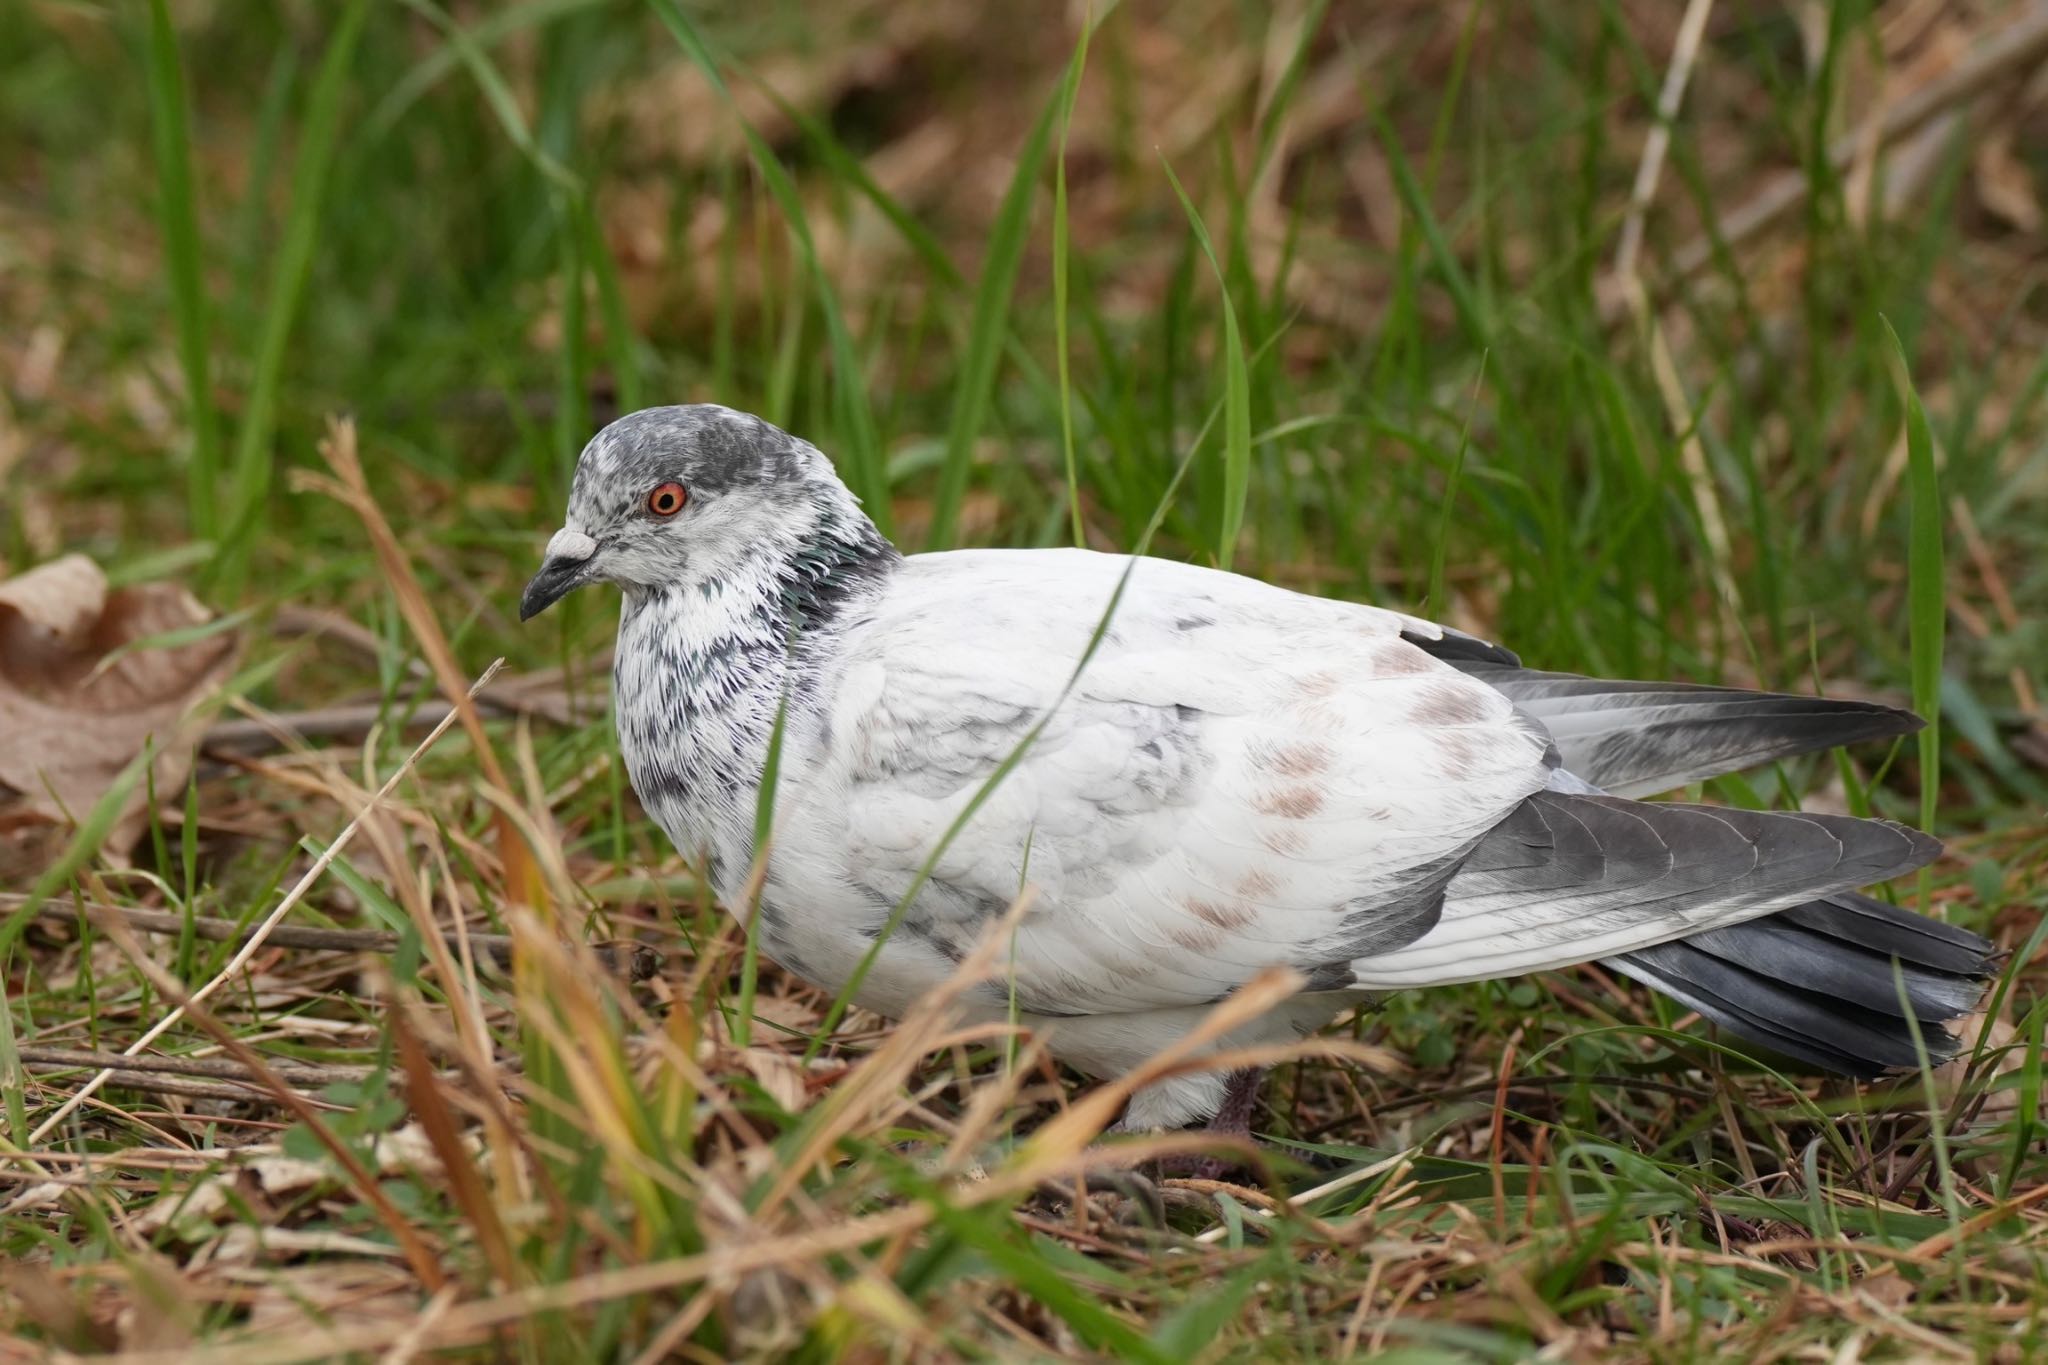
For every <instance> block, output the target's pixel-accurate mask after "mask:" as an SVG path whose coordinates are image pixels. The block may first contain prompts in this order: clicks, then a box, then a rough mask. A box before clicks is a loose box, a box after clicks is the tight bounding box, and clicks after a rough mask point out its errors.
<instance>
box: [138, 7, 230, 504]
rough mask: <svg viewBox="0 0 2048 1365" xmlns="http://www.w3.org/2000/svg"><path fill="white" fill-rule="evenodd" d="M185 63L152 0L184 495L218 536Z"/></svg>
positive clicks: (152, 65) (153, 83) (153, 108)
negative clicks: (181, 374)
mask: <svg viewBox="0 0 2048 1365" xmlns="http://www.w3.org/2000/svg"><path fill="white" fill-rule="evenodd" d="M188 98H189V97H188V95H187V87H186V83H185V67H184V63H183V60H182V59H181V58H180V57H179V55H178V34H177V30H176V29H174V28H172V27H171V15H170V10H169V8H168V6H167V5H166V4H165V0H149V105H150V131H151V133H152V135H153V138H152V140H153V143H154V145H155V150H156V178H157V206H156V213H157V228H158V230H159V231H160V232H162V233H163V237H164V264H165V265H166V266H167V267H168V273H169V275H170V279H171V300H172V303H173V305H174V312H175V313H176V316H177V324H178V363H179V364H180V366H182V367H183V369H184V371H185V395H186V403H187V404H188V406H189V407H190V410H191V422H192V467H191V469H190V471H189V473H188V477H187V485H186V488H187V491H186V495H185V501H186V506H187V509H188V511H187V522H186V525H187V529H188V530H189V531H190V533H191V534H192V535H193V536H195V537H197V538H198V539H201V540H211V539H213V538H214V536H215V535H217V534H218V532H219V528H220V511H219V504H218V501H217V500H218V498H219V497H220V423H219V419H218V414H216V413H215V412H214V408H213V380H212V377H211V369H210V366H209V363H208V340H207V315H208V308H207V301H206V277H205V272H204V267H203V264H202V257H201V250H200V244H199V221H198V215H197V213H196V211H195V210H194V208H193V197H192V130H191V125H190V123H189V121H188V119H187V115H186V103H187V100H188Z"/></svg>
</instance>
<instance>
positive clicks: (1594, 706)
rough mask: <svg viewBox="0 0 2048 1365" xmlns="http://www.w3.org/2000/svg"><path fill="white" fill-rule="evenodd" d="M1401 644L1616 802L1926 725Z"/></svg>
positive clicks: (1820, 703)
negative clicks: (1448, 671) (1496, 695)
mask: <svg viewBox="0 0 2048 1365" xmlns="http://www.w3.org/2000/svg"><path fill="white" fill-rule="evenodd" d="M1406 638H1407V639H1408V640H1409V641H1410V642H1411V643H1413V644H1414V645H1416V646H1417V647H1419V648H1421V649H1423V650H1425V651H1427V652H1428V653H1430V654H1432V655H1434V656H1436V657H1437V658H1439V659H1441V660H1443V661H1444V662H1445V663H1448V664H1450V665H1451V666H1452V667H1454V668H1457V669H1459V670H1460V671H1462V672H1464V673H1468V674H1470V675H1471V676H1473V677H1475V678H1478V679H1479V680H1480V681H1482V682H1484V683H1486V684H1487V685H1489V686H1491V687H1492V688H1494V689H1495V690H1496V691H1498V692H1500V693H1502V694H1503V695H1505V696H1506V697H1507V698H1508V700H1510V701H1512V702H1513V703H1514V704H1515V706H1516V708H1517V709H1519V710H1520V711H1522V712H1523V714H1525V715H1527V716H1529V717H1530V718H1531V719H1532V720H1534V721H1535V722H1536V723H1537V724H1539V725H1541V726H1542V727H1543V728H1544V730H1546V731H1548V732H1549V734H1550V737H1551V739H1552V740H1554V741H1555V742H1556V744H1557V749H1558V753H1559V755H1560V757H1561V758H1562V759H1563V766H1564V767H1565V769H1566V770H1568V771H1569V772H1571V773H1573V774H1574V775H1576V776H1578V777H1581V778H1584V779H1585V780H1586V781H1588V782H1590V783H1592V784H1593V785H1594V786H1596V787H1599V788H1600V789H1602V790H1603V791H1607V792H1610V793H1612V794H1613V795H1615V796H1652V795H1655V794H1656V793H1658V792H1663V791H1670V790H1671V789H1672V788H1674V787H1682V786H1684V785H1685V784H1686V783H1688V782H1698V781H1702V780H1704V779H1706V778H1709V777H1719V776H1721V775H1722V774H1724V773H1732V772H1740V771H1742V770H1743V769H1744V768H1753V767H1756V766H1758V765H1759V764H1763V763H1769V762H1772V761H1773V760H1776V759H1781V758H1790V757H1792V756H1794V755H1795V754H1806V753H1813V752H1815V751H1817V750H1821V749H1832V748H1834V747H1836V746H1837V745H1842V744H1855V743H1860V742H1861V741H1864V740H1870V739H1891V738H1895V737H1897V736H1899V735H1910V734H1912V733H1913V732H1914V731H1916V730H1918V729H1919V728H1920V727H1921V725H1922V723H1923V722H1922V721H1921V719H1920V718H1919V717H1918V716H1916V715H1914V714H1913V713H1912V712H1910V711H1901V710H1900V709H1898V708H1897V707H1894V706H1884V705H1881V704H1879V703H1877V702H1867V701H1836V700H1831V699H1829V698H1826V697H1801V696H1794V695H1791V694H1789V693H1782V692H1749V691H1744V690H1743V689H1741V688H1736V687H1707V686H1702V685H1699V684H1694V683H1651V682H1618V681H1612V680H1609V679H1604V678H1585V677H1580V676H1579V675H1578V674H1576V673H1545V672H1540V671H1538V670H1536V669H1532V668H1523V667H1522V666H1521V661H1520V660H1519V659H1517V658H1516V657H1515V656H1514V655H1513V654H1512V653H1510V652H1509V651H1507V650H1505V649H1502V648H1500V647H1499V646H1497V645H1490V644H1488V643H1486V642H1485V641H1483V640H1477V639H1474V638H1473V637H1471V636H1469V635H1460V634H1457V633H1455V632H1450V631H1447V632H1445V634H1444V637H1443V638H1442V639H1440V640H1426V639H1423V638H1421V637H1420V636H1417V635H1414V634H1410V635H1408V636H1407V637H1406Z"/></svg>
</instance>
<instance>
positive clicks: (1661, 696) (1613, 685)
mask: <svg viewBox="0 0 2048 1365" xmlns="http://www.w3.org/2000/svg"><path fill="white" fill-rule="evenodd" d="M1407 638H1408V639H1409V640H1410V641H1411V642H1412V643H1414V644H1415V645H1417V646H1419V647H1420V648H1422V649H1425V650H1427V651H1428V652H1429V653H1431V654H1433V655H1435V656H1436V657H1437V658H1439V659H1441V660H1443V661H1444V662H1445V663H1448V664H1450V665H1452V666H1453V667H1455V668H1457V669H1460V670H1461V671H1463V672H1465V673H1468V674H1470V675H1471V676H1473V677H1475V678H1477V679H1479V680H1480V681H1482V682H1485V683H1487V684H1488V685H1489V686H1491V687H1493V688H1495V689H1496V690H1498V691H1499V692H1501V693H1503V694H1504V695H1506V696H1507V697H1508V698H1509V700H1511V701H1513V702H1514V704H1515V705H1516V707H1517V708H1519V709H1520V710H1521V711H1522V712H1523V713H1524V714H1526V715H1528V716H1530V717H1531V718H1533V719H1534V720H1535V721H1537V723H1539V724H1540V725H1542V727H1543V728H1544V729H1545V730H1547V731H1548V732H1549V733H1550V735H1551V738H1552V740H1553V741H1554V742H1555V744H1556V746H1557V751H1558V756H1559V758H1560V759H1561V760H1562V761H1561V765H1560V770H1559V771H1558V772H1556V773H1554V774H1553V775H1552V779H1551V789H1552V790H1553V791H1555V792H1561V793H1577V794H1581V795H1589V794H1591V793H1594V792H1597V791H1606V792H1610V793H1613V794H1615V795H1619V796H1648V795H1652V794H1654V793H1656V792H1660V791H1669V790H1670V789H1671V788H1673V787H1678V786H1682V785H1684V784H1685V783H1687V782H1697V781H1701V780H1703V779H1706V778H1710V777H1719V776H1721V775H1722V774H1724V773H1731V772H1739V771H1741V770H1742V769H1744V768H1750V767H1755V766H1757V765H1758V764H1762V763H1769V762H1772V761H1774V760H1777V759H1781V758H1791V757H1793V756H1795V755H1798V754H1805V753H1812V752H1815V751H1817V750H1821V749H1829V748H1833V747H1835V746H1836V745H1841V744H1853V743H1857V742H1859V741H1862V740H1870V739H1891V738H1896V737H1898V736H1901V735H1909V734H1912V733H1913V732H1914V731H1916V730H1918V729H1920V727H1921V724H1922V722H1921V720H1920V718H1919V717H1918V716H1916V715H1914V714H1913V713H1912V712H1910V711H1901V710H1898V709H1897V708H1895V707H1890V706H1882V705H1878V704H1876V703H1874V702H1859V701H1831V700H1828V699H1826V698H1822V697H1800V696H1791V695H1785V694H1781V693H1771V692H1746V691H1743V690H1741V689H1739V688H1730V687H1701V686H1695V685H1690V684H1686V683H1645V682H1615V681H1608V680H1605V679H1600V678H1585V677H1580V676H1578V675H1577V674H1573V673H1544V672H1539V671H1537V670H1535V669H1528V668H1524V667H1522V664H1521V660H1519V659H1517V658H1516V657H1515V656H1514V655H1513V654H1512V653H1510V652H1508V651H1507V650H1505V649H1502V648H1500V647H1499V646H1497V645H1491V644H1488V643H1486V642H1485V641H1483V640H1478V639H1474V638H1473V637H1471V636H1469V635H1461V634H1459V633H1457V632H1455V631H1445V632H1444V634H1443V637H1442V638H1441V639H1437V640H1426V639H1421V638H1418V637H1416V636H1414V635H1410V636H1409V637H1407ZM1928 842H1929V843H1930V844H1932V841H1931V840H1930V841H1928ZM1935 847H1938V845H1937V846H1935ZM1928 856H1931V855H1928ZM1918 861H1925V858H1924V857H1920V858H1917V859H1916V860H1915V862H1914V864H1913V865H1917V862H1918ZM1885 875H1891V874H1890V873H1887V874H1885ZM1870 880H1872V881H1876V880H1879V878H1878V877H1876V876H1873V877H1871V878H1870ZM1815 890H1819V888H1815ZM1809 894H1812V893H1809ZM1998 960H1999V954H1998V952H1997V950H1996V948H1995V947H1994V946H1993V945H1992V943H1991V942H1990V941H1989V940H1988V939H1984V938H1981V937H1979V936H1978V935H1976V934H1973V933H1970V932H1969V931H1968V930H1965V929H1958V928H1955V927H1954V926H1952V925H1948V924H1943V923H1941V922H1940V921H1938V920H1932V919H1928V918H1927V917H1926V916H1924V915H1916V914H1914V913H1913V912H1912V911H1910V910H1901V909H1898V908H1897V907H1895V906H1892V905H1888V904H1886V903H1885V902H1883V901H1879V900H1873V899H1872V898H1871V897H1869V896H1865V895H1861V894H1859V893H1857V892H1855V891H1853V890H1846V889H1844V890H1836V891H1833V892H1831V893H1830V894H1827V895H1826V896H1824V897H1823V898H1822V899H1819V900H1810V901H1807V902H1805V903H1804V904H1800V905H1795V906H1792V907H1791V908H1789V909H1786V910H1781V911H1779V912H1778V913H1776V914H1772V915H1767V916H1764V917H1762V918H1758V919H1749V920H1744V921H1743V922H1741V923H1737V924H1730V925H1725V926H1724V927H1721V928H1717V929H1709V930H1707V931H1705V932H1703V933H1697V934H1693V935H1692V936H1690V937H1688V938H1682V939H1674V940H1671V941H1669V942H1665V943H1659V944H1657V945H1655V946H1653V947H1646V948H1638V949H1636V950H1635V951H1633V952H1627V953H1623V954H1620V955H1618V956H1614V957H1609V958H1607V959H1605V962H1606V965H1607V966H1610V967H1612V968H1614V969H1615V970H1616V971H1619V972H1621V973H1623V974H1624V975H1627V976H1631V977H1634V978H1635V979H1636V980H1638V981H1641V982H1643V983H1645V984H1647V985H1650V986H1654V987H1656V988H1657V989H1658V990H1661V991H1663V992H1664V993H1665V994H1667V995H1669V996H1671V997H1673V998H1674V999H1677V1000H1679V1001H1681V1002H1682V1003H1684V1004H1685V1005H1687V1006H1688V1007H1690V1008H1692V1009H1695V1010H1698V1011H1699V1012H1700V1014H1702V1015H1703V1016H1705V1017H1706V1018H1708V1019H1711V1020H1713V1021H1714V1022H1715V1023H1717V1024H1719V1025H1721V1026H1722V1027H1724V1028H1726V1029H1727V1030H1728V1031H1729V1032H1731V1033H1734V1034H1736V1035H1738V1036H1740V1037H1743V1038H1747V1039H1749V1040H1750V1041H1752V1042H1754V1043H1757V1044H1760V1045H1762V1046H1764V1047H1767V1048H1770V1049H1772V1050H1774V1051H1776V1052H1778V1053H1780V1054H1782V1055H1784V1056H1787V1057H1791V1058H1794V1059H1796V1060H1798V1061H1801V1062H1804V1063H1806V1064H1808V1065H1810V1066H1817V1067H1820V1068H1822V1069H1823V1070H1828V1071H1838V1072H1842V1073H1845V1074H1847V1075H1851V1076H1861V1077H1866V1078H1867V1077H1873V1076H1879V1075H1883V1074H1885V1073H1887V1072H1894V1071H1904V1070H1910V1069H1913V1068H1916V1067H1917V1066H1919V1064H1920V1057H1921V1049H1922V1048H1924V1049H1925V1052H1926V1056H1927V1058H1928V1060H1930V1061H1932V1062H1934V1063H1936V1064H1939V1063H1942V1062H1945V1061H1948V1060H1949V1059H1950V1058H1952V1057H1954V1056H1955V1055H1956V1053H1957V1052H1958V1051H1959V1050H1960V1049H1961V1048H1962V1046H1963V1039H1962V1038H1961V1037H1960V1036H1959V1034H1958V1033H1957V1032H1956V1031H1953V1030H1952V1029H1951V1027H1950V1025H1952V1024H1955V1023H1956V1021H1958V1020H1961V1019H1963V1018H1964V1017H1965V1016H1967V1015H1970V1014H1972V1013H1974V1012H1975V1011H1976V1010H1977V1009H1978V1007H1979V1006H1980V1005H1981V1003H1982V1001H1983V998H1984V993H1985V990H1986V985H1987V983H1988V981H1989V980H1990V979H1991V978H1992V977H1993V976H1994V975H1996V973H1997V969H1998ZM1895 973H1896V975H1895ZM1902 988H1903V992H1904V994H1903V996H1902V995H1901V989H1902ZM1916 1032H1917V1034H1918V1035H1919V1044H1918V1045H1917V1046H1916V1045H1915V1042H1914V1035H1915V1033H1916Z"/></svg>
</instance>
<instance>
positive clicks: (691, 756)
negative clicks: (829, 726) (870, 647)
mask: <svg viewBox="0 0 2048 1365" xmlns="http://www.w3.org/2000/svg"><path fill="white" fill-rule="evenodd" d="M849 502H850V500H849ZM902 558H903V557H902V555H900V554H899V553H898V552H897V550H896V548H895V547H894V546H893V545H891V544H890V543H889V542H888V541H887V540H885V539H884V538H883V537H882V536H881V534H880V533H879V532H878V531H876V529H875V527H874V525H873V523H871V522H869V521H868V519H867V517H866V516H864V515H862V514H861V512H860V510H859V508H858V507H857V506H851V505H849V506H848V507H846V508H844V509H838V508H827V509H821V513H820V516H819V518H818V520H817V521H816V522H815V523H814V524H813V525H812V526H810V527H809V528H807V529H806V532H805V534H803V536H802V537H801V539H792V540H791V541H789V542H786V543H781V544H776V543H764V544H762V545H760V546H758V547H757V548H756V550H755V552H754V553H752V554H750V555H749V556H748V557H747V558H746V559H745V560H744V561H742V562H741V563H739V564H737V565H734V566H733V568H732V570H731V571H730V572H727V573H722V574H719V575H715V576H712V577H708V578H704V579H700V580H698V581H696V582H693V583H689V584H687V585H677V586H673V587H669V588H662V589H653V590H638V591H633V592H630V593H629V594H628V596H627V599H626V604H625V611H624V614H623V615H622V616H621V618H620V622H619V648H618V653H617V656H616V662H615V664H614V667H613V683H614V689H615V691H616V694H617V705H618V713H617V714H618V729H619V747H620V750H621V752H622V753H623V754H624V756H625V759H626V767H627V772H628V774H629V775H630V776H631V778H632V781H633V787H634V790H635V791H637V792H638V793H639V795H640V800H641V803H642V804H643V805H644V806H646V807H647V809H648V812H649V814H651V815H653V816H654V818H655V820H656V821H657V822H658V823H659V824H660V825H661V826H662V827H663V829H665V830H666V831H667V832H668V834H669V835H670V837H671V838H673V839H674V840H675V841H676V843H677V846H678V847H680V848H681V849H682V850H683V851H684V852H685V853H686V854H701V855H703V856H704V857H705V858H706V860H707V862H708V864H709V867H710V872H711V881H712V883H713V885H714V886H715V887H718V888H719V889H721V890H727V889H729V888H727V887H726V883H727V882H729V881H732V880H734V879H736V878H743V877H744V876H745V873H746V869H747V865H748V864H749V863H750V862H751V861H752V837H753V829H754V815H755V805H756V801H757V798H758V794H759V791H760V785H761V777H762V769H763V767H764V765H765V762H766V759H767V752H768V746H769V738H770V736H771V734H772V733H773V731H774V728H775V724H776V715H777V712H778V711H779V710H782V709H783V707H784V702H785V698H786V699H787V710H786V713H785V715H784V719H783V722H782V723H783V729H784V750H783V751H784V753H785V755H786V756H787V755H793V754H794V753H795V752H796V751H797V750H798V749H799V748H800V747H801V746H800V743H799V741H800V740H801V739H802V737H804V736H806V735H808V734H809V733H810V732H811V731H812V730H813V729H814V728H815V727H816V726H817V725H818V724H820V723H821V717H822V715H823V713H824V710H825V708H826V707H827V706H828V704H829V701H830V690H831V687H832V685H833V683H834V682H835V680H836V678H837V662H838V659H839V655H840V650H841V643H842V641H843V639H844V637H845V633H846V631H847V630H848V629H849V628H850V627H851V626H852V624H853V623H854V622H855V621H857V620H858V617H859V614H860V612H861V610H862V608H863V607H864V606H865V605H866V604H868V603H870V602H872V601H873V600H874V599H875V598H877V597H878V596H879V595H880V594H881V591H882V589H883V586H884V585H885V584H886V583H887V581H888V579H889V576H890V575H891V574H892V573H893V572H894V571H895V569H896V566H897V565H898V564H900V563H901V562H902Z"/></svg>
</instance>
